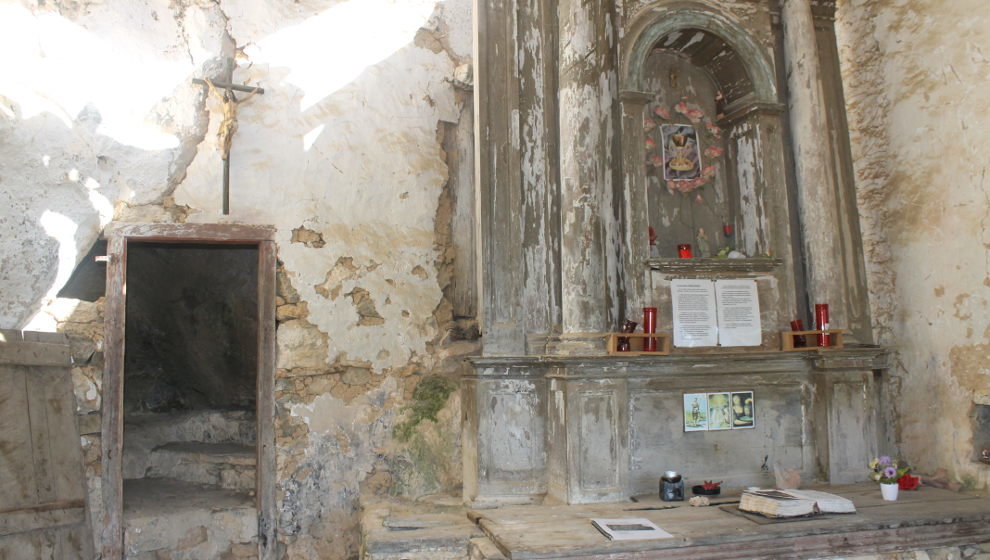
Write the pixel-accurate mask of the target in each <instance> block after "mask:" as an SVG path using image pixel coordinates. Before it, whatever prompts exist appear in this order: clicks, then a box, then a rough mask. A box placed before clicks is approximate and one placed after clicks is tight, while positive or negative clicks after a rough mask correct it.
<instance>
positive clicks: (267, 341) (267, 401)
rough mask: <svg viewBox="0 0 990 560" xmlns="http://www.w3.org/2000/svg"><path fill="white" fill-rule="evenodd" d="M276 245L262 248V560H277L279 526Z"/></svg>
mask: <svg viewBox="0 0 990 560" xmlns="http://www.w3.org/2000/svg"><path fill="white" fill-rule="evenodd" d="M275 260H276V257H275V242H274V241H262V242H261V243H260V244H259V245H258V372H257V373H258V381H257V384H258V386H257V390H258V397H257V401H258V404H257V407H258V410H257V422H258V437H257V457H258V459H257V462H258V465H257V470H256V472H257V485H258V488H257V496H258V498H257V500H258V558H259V560H274V559H275V552H276V543H275V527H276V522H277V517H276V515H277V513H278V512H277V511H276V502H275V421H276V418H275V267H276V262H275Z"/></svg>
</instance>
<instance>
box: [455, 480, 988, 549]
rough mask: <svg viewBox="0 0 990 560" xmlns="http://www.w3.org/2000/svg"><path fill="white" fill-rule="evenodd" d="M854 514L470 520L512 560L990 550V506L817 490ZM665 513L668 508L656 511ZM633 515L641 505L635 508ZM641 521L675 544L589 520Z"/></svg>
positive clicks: (506, 512)
mask: <svg viewBox="0 0 990 560" xmlns="http://www.w3.org/2000/svg"><path fill="white" fill-rule="evenodd" d="M825 489H826V490H828V491H830V492H834V493H837V494H839V495H842V496H845V497H847V498H850V499H852V500H853V502H854V503H855V504H856V507H857V510H858V513H856V514H851V515H832V516H823V517H821V518H813V519H809V520H807V521H800V522H792V523H771V524H765V525H761V524H756V523H753V522H751V521H749V520H747V519H745V518H742V517H739V516H735V515H732V514H730V513H727V512H724V511H721V510H719V509H718V508H714V507H701V508H693V507H690V506H686V505H684V503H683V502H681V503H680V504H679V505H677V507H674V508H673V509H662V510H653V511H651V510H642V509H638V510H635V511H630V509H629V508H630V507H631V506H632V505H633V504H630V503H629V502H626V503H615V504H602V505H595V506H536V507H505V508H500V509H496V510H483V511H474V512H469V517H473V518H474V519H477V520H478V522H479V526H480V527H481V528H482V530H484V531H485V533H486V534H488V535H489V537H490V538H491V539H492V540H493V541H494V542H495V544H496V545H497V546H498V547H499V549H500V550H501V551H502V552H503V554H505V555H506V556H507V557H511V558H513V559H533V560H535V559H550V558H568V559H587V560H592V559H594V560H606V559H608V560H617V559H629V560H632V559H647V558H683V559H696V558H704V559H710V560H718V559H744V558H793V559H799V558H816V557H818V558H820V557H834V556H841V555H861V554H876V553H886V552H897V551H908V550H918V549H929V548H935V547H938V546H950V545H957V546H958V545H962V544H972V543H979V542H987V541H988V540H990V500H987V499H984V498H977V497H974V496H967V495H960V494H956V493H952V492H948V491H944V490H936V489H928V488H925V489H923V490H920V491H918V492H904V493H902V494H901V499H900V500H899V501H898V502H892V503H891V502H883V501H882V500H881V499H880V496H879V493H880V492H879V489H878V488H877V487H876V484H873V483H867V484H859V485H852V486H843V487H830V488H825ZM664 504H665V505H670V504H672V503H664ZM636 505H639V504H636ZM630 516H635V517H646V518H648V519H650V520H651V521H653V522H654V523H656V524H657V525H659V526H660V527H662V528H664V529H665V530H667V531H669V532H670V533H672V534H673V535H674V538H673V539H664V540H653V541H638V542H635V541H627V542H609V541H608V540H607V539H605V538H604V537H603V536H602V535H600V534H599V533H598V532H597V531H595V530H593V529H592V528H591V526H590V523H589V521H588V519H589V518H592V517H630Z"/></svg>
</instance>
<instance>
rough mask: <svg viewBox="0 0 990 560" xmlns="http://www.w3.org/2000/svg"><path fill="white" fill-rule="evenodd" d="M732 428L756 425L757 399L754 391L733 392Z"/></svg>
mask: <svg viewBox="0 0 990 560" xmlns="http://www.w3.org/2000/svg"><path fill="white" fill-rule="evenodd" d="M731 412H732V429H734V430H735V429H737V428H754V427H756V400H755V399H754V398H753V392H752V391H739V392H734V393H732V407H731Z"/></svg>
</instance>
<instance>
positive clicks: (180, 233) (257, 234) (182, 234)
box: [106, 223, 275, 294]
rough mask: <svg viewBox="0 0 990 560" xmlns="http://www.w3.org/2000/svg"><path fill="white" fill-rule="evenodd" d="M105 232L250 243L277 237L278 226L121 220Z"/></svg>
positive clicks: (148, 237)
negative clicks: (142, 222) (129, 221)
mask: <svg viewBox="0 0 990 560" xmlns="http://www.w3.org/2000/svg"><path fill="white" fill-rule="evenodd" d="M106 235H107V237H108V238H113V237H114V236H120V237H125V238H127V239H128V240H130V241H161V242H168V243H219V244H222V243H245V244H248V243H257V242H261V241H268V240H273V239H275V227H274V226H258V225H246V224H125V223H119V224H111V225H110V226H107V234H106ZM107 252H108V253H109V252H110V248H109V247H107ZM112 264H113V263H112V262H111V265H112ZM108 272H109V269H108ZM108 294H109V292H108Z"/></svg>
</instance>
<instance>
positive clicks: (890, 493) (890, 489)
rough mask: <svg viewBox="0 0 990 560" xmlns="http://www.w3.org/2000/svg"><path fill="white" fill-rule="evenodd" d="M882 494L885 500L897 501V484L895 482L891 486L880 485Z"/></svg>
mask: <svg viewBox="0 0 990 560" xmlns="http://www.w3.org/2000/svg"><path fill="white" fill-rule="evenodd" d="M880 493H881V494H883V499H884V500H886V501H888V502H895V501H897V483H896V482H893V483H890V484H887V483H883V482H881V483H880Z"/></svg>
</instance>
